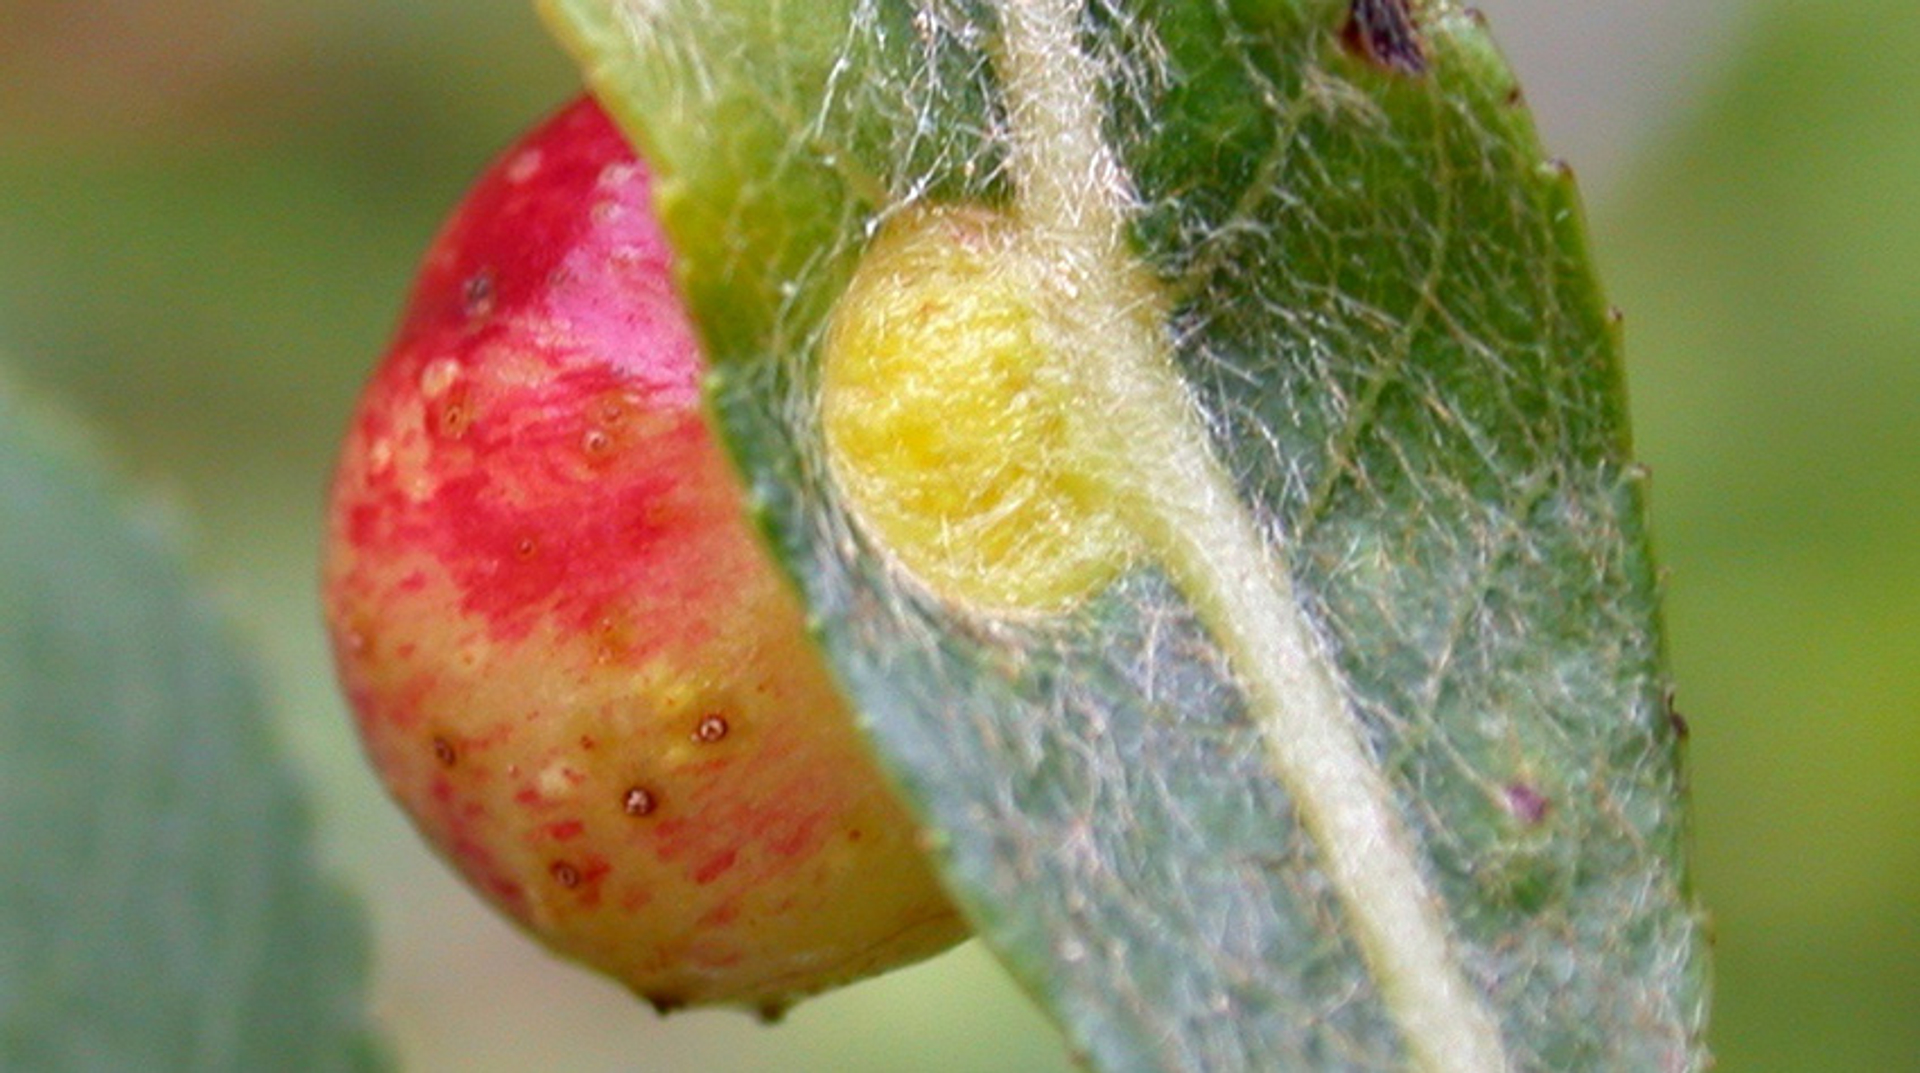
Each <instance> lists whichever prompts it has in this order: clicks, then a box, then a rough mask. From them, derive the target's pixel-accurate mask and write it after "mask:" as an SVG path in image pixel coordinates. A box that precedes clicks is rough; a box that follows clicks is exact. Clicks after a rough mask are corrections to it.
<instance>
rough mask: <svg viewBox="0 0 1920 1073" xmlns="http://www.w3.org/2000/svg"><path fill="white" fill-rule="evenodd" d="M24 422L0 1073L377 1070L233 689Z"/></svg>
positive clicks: (5, 553) (138, 544)
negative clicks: (0, 1070)
mask: <svg viewBox="0 0 1920 1073" xmlns="http://www.w3.org/2000/svg"><path fill="white" fill-rule="evenodd" d="M44 424H45V423H44V422H41V421H38V420H34V421H29V420H28V419H27V418H26V416H25V415H24V414H23V411H22V409H21V408H20V407H19V406H18V404H16V403H14V402H13V401H11V400H9V399H8V398H7V396H6V395H5V394H4V393H0V816H4V817H5V821H4V823H0V1066H3V1067H5V1068H7V1069H45V1070H64V1069H155V1070H159V1069H181V1070H186V1069H193V1070H259V1069H289V1070H293V1069H348V1068H355V1069H357V1068H369V1067H377V1066H378V1065H379V1061H378V1057H379V1049H378V1047H377V1046H376V1044H375V1042H374V1040H373V1038H372V1036H371V1034H370V1032H369V1029H368V1025H367V1021H366V1017H365V1012H364V1003H363V1000H362V997H361V996H362V992H363V981H364V976H365V950H366V935H365V927H364V922H363V920H362V918H361V917H360V915H359V913H358V912H357V910H356V907H355V906H353V905H352V904H350V903H349V902H348V901H347V900H346V898H345V897H344V896H343V895H342V893H341V892H340V891H339V890H337V889H336V888H335V887H333V886H332V885H331V884H330V882H329V881H328V880H327V879H326V878H324V877H323V876H322V875H321V874H320V872H319V870H318V869H317V868H316V866H315V864H314V860H313V856H312V849H311V839H310V830H309V828H310V823H309V820H308V817H307V815H306V813H305V811H304V808H303V806H302V803H301V802H300V800H299V798H298V795H297V794H296V792H295V785H294V784H295V776H294V773H293V771H292V769H291V768H290V767H289V765H288V764H287V763H286V762H285V761H284V759H283V758H282V757H281V756H280V755H279V753H278V752H277V750H276V749H275V748H274V746H273V743H272V741H271V740H270V734H269V728H268V725H267V722H266V717H265V715H264V713H263V711H262V707H261V701H260V697H259V695H258V691H257V688H256V686H255V685H254V683H253V681H252V679H251V677H250V673H249V671H248V670H247V668H246V667H245V665H244V664H243V662H242V661H241V659H240V658H239V656H238V655H237V654H236V652H235V651H234V648H233V646H232V645H231V644H230V643H229V642H228V640H227V638H226V637H224V636H223V635H222V631H221V628H220V626H219V624H218V623H217V622H216V621H215V616H214V615H213V614H212V612H211V609H210V607H209V605H208V603H207V602H206V601H205V600H204V599H203V598H202V597H201V596H199V595H198V594H196V593H195V592H194V591H193V590H192V588H191V587H190V585H189V583H188V581H187V578H186V576H185V574H184V571H183V570H182V568H181V566H180V563H179V560H178V556H177V555H176V554H175V552H174V550H173V549H172V548H170V547H169V546H167V542H166V541H165V540H163V539H161V537H160V534H159V533H158V531H157V530H156V528H155V527H154V526H153V525H151V524H146V523H143V522H142V521H141V520H139V519H132V518H129V517H128V516H127V515H126V514H125V513H123V512H122V511H120V510H119V509H117V508H116V506H115V504H114V498H115V497H114V496H113V495H112V492H111V490H110V489H109V487H108V482H107V481H105V480H103V479H102V478H101V477H100V476H99V475H98V474H97V473H96V472H95V467H92V466H89V465H86V464H84V463H83V461H82V460H81V459H80V458H79V456H80V455H81V454H83V453H84V452H79V451H74V450H71V449H69V445H66V444H62V443H58V442H56V441H57V440H58V439H60V437H49V436H48V435H47V432H48V429H47V428H46V427H43V426H44Z"/></svg>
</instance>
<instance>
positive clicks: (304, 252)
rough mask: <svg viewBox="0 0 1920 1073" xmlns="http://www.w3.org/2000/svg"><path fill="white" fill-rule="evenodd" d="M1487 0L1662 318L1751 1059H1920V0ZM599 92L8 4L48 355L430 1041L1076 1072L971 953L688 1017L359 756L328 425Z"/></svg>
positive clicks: (447, 39) (137, 10) (175, 9)
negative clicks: (160, 514) (182, 585)
mask: <svg viewBox="0 0 1920 1073" xmlns="http://www.w3.org/2000/svg"><path fill="white" fill-rule="evenodd" d="M1482 6H1483V7H1484V8H1485V9H1487V10H1488V13H1489V15H1490V16H1491V18H1492V21H1493V29H1494V32H1495V35H1496V37H1498V38H1499V39H1500V40H1501V41H1502V43H1503V44H1504V45H1505V46H1506V47H1507V48H1508V51H1509V54H1510V55H1511V56H1512V57H1513V59H1514V61H1515V64H1516V66H1517V67H1518V68H1519V70H1520V73H1521V76H1522V79H1523V81H1524V83H1525V84H1526V85H1527V87H1528V91H1529V96H1530V97H1531V99H1532V100H1533V102H1534V104H1535V107H1536V109H1537V110H1538V112H1539V114H1540V118H1541V123H1542V126H1543V129H1544V131H1545V134H1546V137H1547V140H1548V143H1549V147H1550V148H1552V149H1553V150H1554V151H1556V152H1558V153H1560V154H1561V155H1563V156H1565V157H1567V158H1568V159H1570V160H1571V161H1572V162H1573V163H1574V164H1575V166H1576V168H1578V169H1579V170H1580V172H1581V174H1582V175H1583V177H1584V179H1585V183H1586V190H1587V194H1588V200H1589V208H1590V213H1591V219H1592V223H1593V230H1594V244H1595V249H1596V252H1597V255H1598V257H1599V259H1600V262H1601V268H1602V270H1603V272H1604V274H1605V276H1606V279H1607V281H1608V285H1609V288H1610V290H1611V292H1612V294H1613V297H1614V299H1615V300H1616V301H1617V302H1618V303H1619V304H1620V305H1621V306H1622V307H1623V308H1624V309H1625V310H1626V311H1627V314H1628V321H1627V324H1628V333H1627V339H1628V361H1629V375H1630V378H1631V389H1632V392H1633V396H1634V404H1635V417H1636V432H1637V442H1638V445H1639V451H1640V453H1641V455H1642V456H1643V457H1644V458H1645V459H1646V460H1647V461H1648V462H1649V463H1650V464H1651V465H1652V467H1653V470H1654V472H1655V500H1654V509H1655V524H1656V530H1657V533H1658V538H1659V542H1660V551H1661V553H1662V556H1663V559H1664V561H1665V564H1666V566H1667V567H1668V569H1669V572H1670V590H1669V591H1670V596H1669V602H1668V622H1669V626H1670V641H1671V647H1672V655H1673V660H1674V664H1675V669H1676V672H1677V675H1678V678H1679V681H1680V693H1679V707H1680V709H1681V711H1683V712H1684V713H1685V715H1686V716H1687V718H1688V720H1689V721H1690V723H1691V725H1692V728H1693V737H1692V742H1693V744H1692V753H1691V770H1692V773H1693V779H1694V785H1695V796H1696V805H1697V821H1696V842H1697V849H1698V857H1697V861H1698V877H1699V885H1700V888H1701V892H1702V895H1703V897H1704V899H1705V901H1706V902H1707V904H1708V906H1709V908H1710V909H1711V910H1712V912H1713V917H1714V921H1715V931H1716V934H1717V938H1718V965H1717V976H1718V986H1717V1003H1716V1014H1715V1024H1714V1032H1713V1036H1714V1042H1715V1046H1716V1049H1717V1051H1718V1052H1719V1054H1720V1056H1721V1067H1720V1068H1722V1069H1727V1070H1899V1071H1907V1070H1912V1069H1915V1068H1920V719H1916V718H1915V717H1916V714H1920V646H1917V645H1916V644H1915V638H1916V636H1920V465H1916V462H1920V196H1916V194H1920V73H1916V71H1915V70H1914V68H1913V64H1912V59H1911V58H1912V57H1913V56H1914V55H1916V54H1920V22H1916V21H1915V20H1914V19H1912V17H1911V5H1910V4H1906V3H1901V4H1896V3H1895V2H1894V0H1854V2H1851V3H1842V2H1841V0H1689V2H1688V3H1686V4H1671V3H1661V2H1656V0H1589V2H1587V3H1583V4H1579V5H1569V4H1565V3H1562V2H1558V0H1486V2H1485V3H1483V5H1482ZM1903 16H1905V17H1903ZM575 84H576V83H575V78H574V75H573V73H572V71H571V69H570V68H569V66H568V64H567V62H566V61H565V59H564V58H563V57H562V56H561V54H560V52H559V50H558V49H557V48H556V47H554V46H553V45H551V44H550V43H549V42H548V39H547V38H546V36H545V34H544V32H543V30H542V29H541V27H540V26H539V24H538V23H537V22H536V20H535V18H534V16H533V15H532V14H531V12H530V10H529V9H528V7H527V5H526V4H525V3H524V2H523V0H460V2H455V0H309V2H307V3H303V4H297V5H296V4H288V3H269V2H268V0H164V2H162V0H0V351H4V352H6V353H7V355H8V356H9V357H10V359H11V369H10V372H11V373H12V374H13V378H14V379H18V380H22V381H24V382H25V383H26V384H27V385H28V386H29V387H31V388H32V389H34V390H35V391H36V392H37V393H41V394H46V395H51V396H54V397H57V398H59V399H61V400H62V401H63V402H64V403H65V404H67V405H69V406H70V407H71V408H72V409H74V410H76V411H78V412H80V413H82V414H84V415H86V416H87V418H89V419H90V420H91V421H92V422H93V423H94V424H95V425H96V427H97V428H98V429H99V430H100V432H101V433H102V436H103V438H104V439H106V440H107V441H108V443H109V444H110V446H111V447H112V448H113V449H114V450H115V451H116V452H117V453H118V454H119V455H120V456H121V457H122V458H123V459H124V460H126V461H127V463H128V465H129V466H130V467H131V468H132V469H133V470H134V472H135V473H136V475H137V476H138V477H139V478H140V479H141V480H142V481H143V482H144V483H145V484H146V485H147V486H148V487H151V488H155V489H158V490H159V494H161V495H163V496H165V497H167V498H170V499H171V500H173V501H174V502H176V503H177V504H178V505H179V506H180V508H181V510H182V512H183V513H185V514H186V515H187V516H189V517H190V518H191V519H192V523H191V524H192V529H193V533H194V537H195V552H196V556H197V558H198V560H199V565H200V566H201V568H202V570H203V572H204V573H205V574H207V575H208V576H209V577H211V578H213V579H214V580H215V582H216V583H217V584H218V585H219V586H221V587H222V588H223V589H224V591H225V593H226V595H227V597H228V601H227V602H228V603H229V605H230V607H231V609H232V612H233V614H234V615H235V617H237V618H238V619H239V620H240V621H241V623H242V624H243V626H244V627H245V634H246V636H247V638H248V639H249V641H250V642H251V643H252V644H253V646H254V647H255V648H256V650H257V652H258V654H259V656H260V657H261V658H262V660H263V661H264V662H265V665H266V666H267V668H268V670H269V672H270V675H271V680H270V686H271V688H272V690H273V694H274V699H275V703H276V708H277V710H278V711H279V713H280V714H281V717H282V719H281V724H282V730H283V732H284V737H285V739H286V741H287V743H288V746H289V748H290V749H291V750H292V751H293V752H294V753H295V755H296V756H297V757H298V758H299V760H300V762H301V763H302V765H303V768H304V770H305V772H306V773H307V774H308V776H309V782H310V784H311V791H312V794H313V795H314V797H315V799H316V802H317V808H318V812H319V815H320V822H321V835H322V841H323V846H324V850H325V853H326V857H327V862H328V864H329V866H330V867H331V868H332V869H333V870H334V871H335V872H336V873H337V874H338V875H339V876H340V877H341V878H342V881H343V882H344V883H346V884H348V885H350V886H352V887H354V888H356V889H358V890H360V891H362V892H364V893H365V894H366V895H367V896H368V899H369V906H370V909H371V911H372V914H373V920H374V927H375V935H376V942H377V962H376V966H375V995H374V1000H375V1003H376V1007H377V1013H378V1015H379V1016H380V1018H381V1020H382V1022H383V1024H384V1026H385V1027H386V1028H387V1029H388V1030H389V1031H390V1033H391V1036H392V1039H393V1041H394V1043H395V1045H396V1049H397V1050H398V1052H399V1054H400V1056H401V1058H402V1059H403V1062H404V1065H405V1067H406V1068H408V1069H410V1070H442V1069H445V1070H454V1069H460V1070H470V1069H500V1070H509V1069H530V1068H547V1069H606V1070H612V1069H623V1070H686V1069H710V1070H752V1069H780V1070H815V1069H821V1070H824V1069H834V1070H850V1071H857V1070H893V1069H915V1070H931V1071H935V1073H943V1071H948V1073H958V1071H982V1073H984V1071H998V1070H1022V1071H1046V1070H1064V1069H1066V1068H1067V1065H1066V1062H1065V1058H1064V1056H1063V1055H1062V1053H1061V1050H1060V1046H1059V1043H1058V1041H1057V1039H1056V1038H1055V1037H1054V1036H1053V1034H1052V1032H1051V1030H1050V1029H1049V1028H1048V1027H1047V1026H1046V1025H1045V1024H1044V1023H1043V1022H1042V1021H1041V1020H1040V1019H1039V1018H1038V1016H1037V1015H1036V1014H1034V1013H1033V1012H1032V1011H1031V1010H1030V1009H1029V1008H1028V1006H1027V1004H1026V1003H1025V1001H1024V999H1022V997H1021V996H1020V995H1019V994H1018V993H1016V992H1015V991H1014V990H1013V988H1012V987H1011V985H1009V984H1008V983H1006V982H1005V981H1004V980H1003V979H1002V978H1001V977H1000V975H999V972H998V970H997V969H996V968H994V966H993V965H992V964H991V962H990V961H989V960H988V959H987V958H986V957H985V956H984V955H983V954H981V953H979V952H978V951H977V950H976V949H974V948H972V947H967V948H963V949H962V950H961V951H960V952H958V953H956V954H952V955H949V956H947V957H944V958H941V959H939V960H937V961H935V962H933V963H931V964H929V965H927V966H924V967H920V968H916V969H912V970H908V971H905V972H901V973H897V974H895V975H893V976H891V977H887V978H885V979H883V980H881V981H877V982H873V983H869V984H864V985H861V986H859V987H856V988H852V989H849V990H846V991H843V992H841V993H838V994H835V995H832V996H829V997H827V998H824V999H821V1000H818V1001H816V1002H813V1003H810V1004H807V1005H804V1006H802V1007H801V1008H800V1009H798V1010H797V1011H795V1012H794V1013H793V1014H792V1015H791V1016H790V1018H789V1019H788V1022H787V1023H786V1024H785V1025H783V1026H781V1027H778V1028H772V1029H769V1028H763V1027H761V1026H759V1025H758V1024H756V1023H755V1022H753V1021H751V1020H750V1019H748V1018H744V1017H741V1016H738V1015H734V1014H691V1015H684V1016H680V1017H675V1018H673V1019H671V1020H668V1021H665V1022H661V1021H657V1020H656V1019H655V1018H654V1017H653V1015H652V1014H651V1013H650V1012H648V1011H646V1010H645V1009H644V1008H643V1007H639V1006H637V1005H635V1004H634V1003H632V1002H631V1001H629V1000H628V999H627V998H626V996H625V995H624V994H623V993H621V992H619V991H618V990H617V989H615V988H614V987H612V986H611V985H606V984H602V983H600V982H599V981H598V980H596V979H593V978H590V977H587V976H586V975H584V974H581V973H578V972H576V971H574V970H572V969H570V968H567V967H565V966H562V965H559V964H556V963H554V962H552V961H551V960H549V959H548V958H546V957H545V956H544V955H542V954H541V953H539V952H538V951H537V950H536V949H535V948H533V947H532V946H531V945H529V944H528V943H526V942H525V941H523V940H521V939H520V938H519V937H518V936H517V935H515V934H514V933H513V932H511V931H510V930H509V929H507V928H506V926H505V925H503V924H500V923H498V922H497V921H496V920H495V919H494V918H492V917H491V916H490V915H488V914H487V913H486V912H485V911H484V910H482V909H481V908H480V907H479V906H478V903H477V902H475V901H474V900H472V899H471V898H469V897H468V896H467V895H466V894H465V893H464V892H463V891H461V890H459V889H458V888H457V887H456V886H455V885H454V883H453V881H452V880H451V879H450V878H448V876H447V875H445V874H444V872H443V870H442V869H441V868H440V867H439V866H438V865H437V864H436V863H435V862H433V861H432V860H431V859H430V858H428V857H427V855H426V854H425V853H424V851H423V850H421V848H420V847H419V845H418V843H417V842H416V841H415V839H414V838H413V836H412V834H411V833H410V832H409V831H408V830H407V829H406V828H405V827H404V825H403V824H402V822H401V820H400V819H399V817H398V815H397V813H395V812H394V810H392V809H391V808H390V807H389V806H388V805H387V803H386V802H385V800H384V799H383V798H382V796H381V794H380V792H379V790H378V789H377V787H376V786H375V784H374V783H373V781H372V779H371V778H370V776H368V775H367V774H365V772H364V771H363V770H362V769H361V767H360V764H359V760H358V757H357V755H356V753H355V746H354V744H353V741H352V740H351V737H350V736H349V731H348V726H347V723H346V720H345V717H344V715H343V713H342V711H341V708H340V704H339V702H338V701H337V700H336V699H335V696H334V694H333V691H332V686H331V682H330V677H329V672H328V670H327V667H326V657H325V650H324V646H323V643H322V640H321V635H320V631H319V627H318V623H317V612H316V610H315V603H314V598H313V594H312V589H313V579H314V562H315V560H316V555H317V541H318V527H319V521H318V519H319V510H320V497H321V490H322V488H323V486H324V483H325V480H326V474H327V470H328V467H329V465H330V463H331V452H332V446H333V441H334V438H335V436H336V435H337V434H338V432H339V431H340V430H341V428H342V427H343V424H344V421H345V419H346V415H347V412H348V409H349V407H350V406H351V404H352V399H353V395H354V392H355V390H356V388H357V385H358V382H359V379H360V377H361V376H362V375H363V374H364V372H365V371H366V369H367V367H368V366H369V365H370V363H371V362H372V361H373V359H374V357H375V356H376V355H377V354H378V352H379V351H380V349H381V347H382V344H383V342H384V339H385V336H386V333H387V331H388V329H389V327H390V325H391V321H392V318H393V317H394V315H395V313H396V311H397V308H398V305H399V302H400V300H401V297H402V294H403V291H404V288H405V286H406V283H407V280H408V279H409V277H410V276H411V274H412V271H413V266H414V262H415V259H416V258H417V257H418V255H419V253H420V251H421V250H422V249H423V248H424V246H425V244H426V242H427V240H428V238H429V236H430V235H431V233H432V231H433V229H434V228H435V226H436V225H437V224H438V222H439V220H440V218H441V216H442V215H443V213H444V212H445V211H446V210H447V209H448V208H449V207H450V206H451V205H452V204H453V202H454V201H455V200H456V199H457V198H458V197H459V195H460V192H461V190H462V189H463V188H464V186H465V185H466V183H467V181H468V180H469V179H470V178H471V177H472V175H473V174H474V173H475V172H476V171H477V170H478V169H479V167H480V166H481V165H482V164H483V163H484V162H485V161H486V160H487V158H488V157H489V156H490V155H491V154H492V152H493V151H494V150H495V149H497V148H498V147H500V146H502V145H504V144H505V143H506V142H507V141H508V140H509V139H510V138H511V137H512V136H513V135H514V134H515V133H516V132H517V131H519V130H520V129H521V128H523V127H525V126H526V125H527V124H529V123H530V122H532V121H533V120H534V119H535V118H537V117H538V116H539V115H541V114H543V113H544V112H546V111H547V110H549V109H550V108H551V107H552V106H553V105H555V104H557V103H558V102H560V101H561V100H563V99H564V98H565V97H566V96H568V95H569V94H570V93H571V92H573V87H574V86H575Z"/></svg>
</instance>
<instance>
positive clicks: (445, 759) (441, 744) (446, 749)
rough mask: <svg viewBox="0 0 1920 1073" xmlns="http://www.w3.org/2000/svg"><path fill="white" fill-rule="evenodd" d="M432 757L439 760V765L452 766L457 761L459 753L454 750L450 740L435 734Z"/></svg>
mask: <svg viewBox="0 0 1920 1073" xmlns="http://www.w3.org/2000/svg"><path fill="white" fill-rule="evenodd" d="M433 758H434V759H435V760H438V761H439V762H440V766H441V767H452V766H453V765H454V764H456V763H458V762H459V760H460V754H459V753H457V752H455V751H454V748H453V743H452V742H450V741H448V740H447V739H445V738H442V737H438V736H436V737H435V738H434V739H433Z"/></svg>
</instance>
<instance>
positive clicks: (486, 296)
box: [460, 269, 493, 318]
mask: <svg viewBox="0 0 1920 1073" xmlns="http://www.w3.org/2000/svg"><path fill="white" fill-rule="evenodd" d="M460 307H461V308H462V309H463V310H464V311H465V312H466V314H467V316H469V317H474V318H479V317H484V316H486V315H487V314H488V313H491V312H493V273H492V272H491V271H488V270H486V269H482V270H481V271H479V272H475V273H474V274H473V275H471V276H468V277H467V282H466V283H465V284H463V285H462V286H461V288H460Z"/></svg>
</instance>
